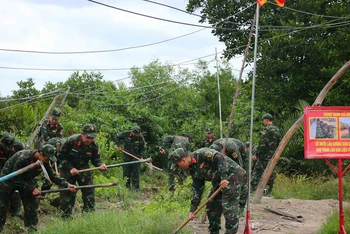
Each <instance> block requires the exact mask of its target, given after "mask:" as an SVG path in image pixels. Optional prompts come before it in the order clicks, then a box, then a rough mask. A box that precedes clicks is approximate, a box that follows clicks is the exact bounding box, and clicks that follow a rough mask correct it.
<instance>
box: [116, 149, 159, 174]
mask: <svg viewBox="0 0 350 234" xmlns="http://www.w3.org/2000/svg"><path fill="white" fill-rule="evenodd" d="M121 151H122V152H123V153H124V154H127V155H129V156H130V157H132V158H134V159H137V160H142V159H140V158H138V157H136V156H135V155H132V154H130V153H129V152H126V151H125V150H121ZM146 164H147V165H148V168H149V171H148V174H149V175H152V174H153V168H154V169H156V170H158V171H163V169H161V168H159V167H156V166H153V164H152V163H151V162H150V163H146Z"/></svg>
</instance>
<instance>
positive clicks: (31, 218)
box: [0, 182, 39, 232]
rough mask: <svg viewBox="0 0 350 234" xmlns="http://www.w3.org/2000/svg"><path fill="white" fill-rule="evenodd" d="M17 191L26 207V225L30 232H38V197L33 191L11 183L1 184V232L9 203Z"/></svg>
mask: <svg viewBox="0 0 350 234" xmlns="http://www.w3.org/2000/svg"><path fill="white" fill-rule="evenodd" d="M16 190H18V194H19V196H20V199H21V200H22V203H23V207H24V225H25V226H26V227H28V228H29V229H30V230H36V225H37V224H38V206H39V203H38V199H37V197H35V196H33V195H32V191H28V190H24V189H22V188H20V187H19V186H16V185H15V184H13V183H11V182H0V232H1V231H2V230H3V229H4V225H5V222H6V212H7V209H8V206H9V202H10V200H11V197H13V195H14V194H15V191H16Z"/></svg>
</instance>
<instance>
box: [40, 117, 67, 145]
mask: <svg viewBox="0 0 350 234" xmlns="http://www.w3.org/2000/svg"><path fill="white" fill-rule="evenodd" d="M53 137H63V126H62V124H60V123H59V122H57V124H55V125H50V120H45V122H44V123H43V124H42V125H41V127H40V130H39V138H41V139H43V140H44V141H45V142H46V141H48V140H49V139H50V138H53Z"/></svg>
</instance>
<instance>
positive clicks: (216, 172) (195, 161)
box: [189, 148, 244, 212]
mask: <svg viewBox="0 0 350 234" xmlns="http://www.w3.org/2000/svg"><path fill="white" fill-rule="evenodd" d="M191 158H192V164H191V166H190V169H189V173H190V175H191V176H192V179H193V182H192V186H191V188H192V199H191V209H190V211H191V212H193V211H195V210H196V209H197V207H198V205H199V203H200V200H201V197H202V194H203V190H204V184H205V181H211V182H212V184H213V185H214V184H219V183H220V182H221V181H222V180H229V176H230V175H231V174H232V173H244V170H243V169H242V168H241V167H240V166H239V165H238V164H237V163H235V162H234V161H233V160H231V159H230V158H229V157H227V156H225V155H224V154H222V153H220V152H218V151H216V150H213V149H209V148H201V149H198V150H196V151H194V152H192V153H191Z"/></svg>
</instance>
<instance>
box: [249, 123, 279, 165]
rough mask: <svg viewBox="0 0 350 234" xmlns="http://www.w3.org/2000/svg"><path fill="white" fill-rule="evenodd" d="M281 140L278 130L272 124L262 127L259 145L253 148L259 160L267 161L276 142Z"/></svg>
mask: <svg viewBox="0 0 350 234" xmlns="http://www.w3.org/2000/svg"><path fill="white" fill-rule="evenodd" d="M280 141H281V133H280V130H279V129H278V128H277V127H276V126H275V125H273V124H270V125H268V126H266V127H265V128H264V131H263V132H262V133H261V138H260V141H259V145H258V147H257V148H256V150H255V155H256V156H257V157H258V159H259V160H263V161H268V160H270V159H271V157H272V156H273V154H274V153H275V150H276V149H277V147H278V144H279V143H280Z"/></svg>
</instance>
